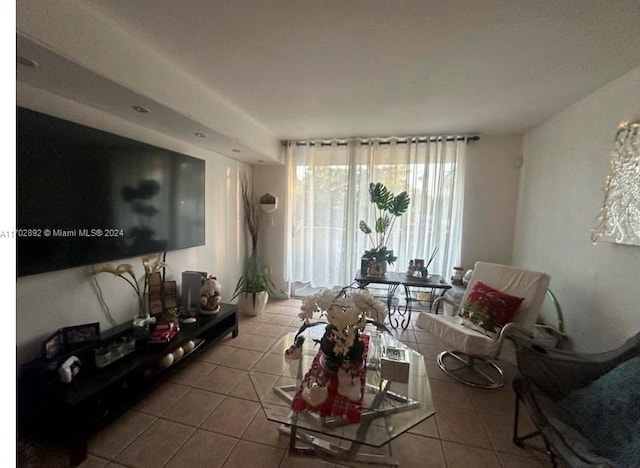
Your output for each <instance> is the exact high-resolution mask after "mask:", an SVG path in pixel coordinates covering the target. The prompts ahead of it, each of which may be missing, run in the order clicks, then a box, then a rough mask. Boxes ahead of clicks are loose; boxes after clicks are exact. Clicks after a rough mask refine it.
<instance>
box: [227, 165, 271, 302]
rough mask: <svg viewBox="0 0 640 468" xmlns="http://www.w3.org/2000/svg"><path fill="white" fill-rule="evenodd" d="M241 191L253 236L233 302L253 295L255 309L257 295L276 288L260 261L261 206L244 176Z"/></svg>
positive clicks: (246, 218)
mask: <svg viewBox="0 0 640 468" xmlns="http://www.w3.org/2000/svg"><path fill="white" fill-rule="evenodd" d="M240 189H241V193H242V204H243V207H244V215H245V221H246V223H247V229H248V231H249V235H250V236H251V255H249V258H248V259H247V261H246V262H245V264H244V267H243V269H242V275H241V276H240V278H239V279H238V282H237V283H236V288H235V291H234V292H233V297H232V298H231V300H233V299H235V298H236V297H238V296H239V295H240V294H252V295H253V305H254V307H255V304H256V300H257V297H256V295H257V293H260V292H263V291H267V292H268V293H271V294H273V290H274V289H275V286H274V284H273V282H272V281H271V278H270V277H269V274H268V272H267V271H266V270H264V269H262V268H261V266H260V261H259V259H258V235H259V234H260V221H261V211H260V206H258V204H257V203H256V201H255V198H254V196H253V190H252V188H251V186H250V184H249V181H248V179H247V178H246V176H245V175H244V174H243V175H242V176H241V178H240Z"/></svg>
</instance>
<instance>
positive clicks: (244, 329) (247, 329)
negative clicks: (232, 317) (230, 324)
mask: <svg viewBox="0 0 640 468" xmlns="http://www.w3.org/2000/svg"><path fill="white" fill-rule="evenodd" d="M261 326H262V322H256V321H250V320H241V321H239V322H238V331H239V332H240V334H241V335H244V334H245V333H253V332H254V331H255V330H256V328H258V327H261Z"/></svg>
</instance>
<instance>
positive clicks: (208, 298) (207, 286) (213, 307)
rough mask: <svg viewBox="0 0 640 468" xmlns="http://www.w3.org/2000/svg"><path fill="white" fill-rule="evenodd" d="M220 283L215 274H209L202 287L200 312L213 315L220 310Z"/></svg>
mask: <svg viewBox="0 0 640 468" xmlns="http://www.w3.org/2000/svg"><path fill="white" fill-rule="evenodd" d="M221 299H222V296H221V295H220V283H218V279H217V278H216V277H215V276H209V277H208V278H207V279H206V280H205V282H204V285H203V286H202V288H201V289H200V313H201V314H204V315H213V314H216V313H217V312H218V311H219V310H220V300H221Z"/></svg>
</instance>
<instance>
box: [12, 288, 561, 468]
mask: <svg viewBox="0 0 640 468" xmlns="http://www.w3.org/2000/svg"><path fill="white" fill-rule="evenodd" d="M299 305H300V301H298V300H289V301H271V302H270V303H269V304H268V305H267V309H266V311H265V312H264V313H263V314H261V315H260V316H257V317H241V318H240V335H239V336H238V337H237V338H235V339H233V338H231V337H227V338H225V339H224V340H223V341H222V342H220V343H218V344H216V345H214V346H212V347H211V348H209V349H208V350H207V351H206V352H204V353H203V354H201V355H200V356H198V358H197V360H194V361H193V362H192V363H190V364H189V365H188V366H185V368H184V369H183V370H182V371H180V373H178V374H176V375H175V376H174V377H173V378H171V379H170V380H169V381H167V382H166V383H164V384H163V385H162V387H160V388H159V389H157V390H156V391H154V393H152V394H151V395H150V396H149V397H147V398H146V399H145V400H143V401H141V402H139V403H138V404H137V405H136V406H135V407H134V408H133V409H132V410H130V411H129V412H128V413H126V414H125V415H123V416H122V417H121V418H119V419H118V420H117V421H115V422H114V423H113V424H112V425H111V426H108V427H107V428H105V429H104V430H103V431H102V432H100V433H99V434H97V435H96V436H95V437H94V438H93V439H91V441H90V443H89V453H90V455H89V457H88V459H87V460H86V461H85V462H84V463H83V464H82V465H81V466H82V467H83V468H90V467H91V468H93V467H119V466H126V467H154V468H155V467H190V468H193V467H225V468H231V467H238V468H247V467H265V468H267V467H282V468H284V467H292V468H293V467H298V466H300V467H302V466H304V467H307V468H311V467H341V466H343V465H342V464H338V465H336V464H335V463H330V462H326V461H322V460H319V459H316V458H310V457H300V456H291V455H289V454H288V452H287V443H288V439H287V438H286V437H285V436H284V435H280V432H279V431H278V424H276V423H272V422H270V421H267V419H266V418H265V416H264V413H263V411H262V409H261V407H260V404H259V402H258V398H257V396H256V394H255V392H254V391H253V386H252V384H251V382H250V380H249V376H248V371H249V370H250V369H252V368H256V369H259V370H260V371H261V372H264V373H265V374H269V370H270V369H274V366H275V368H277V367H278V366H279V365H281V361H280V360H278V361H277V362H275V361H274V359H273V356H274V355H273V354H271V355H270V354H268V353H267V350H268V349H269V347H270V346H271V345H272V344H274V343H275V342H276V340H277V339H278V337H279V336H281V335H282V334H283V333H286V332H289V331H296V330H297V329H298V326H299V324H300V319H299V318H298V317H297V314H298V312H299V309H298V308H299ZM414 318H415V317H414ZM396 335H397V336H398V337H399V338H400V339H401V340H402V341H403V342H404V343H406V344H407V345H408V346H410V347H412V348H414V349H417V350H419V351H420V352H421V353H422V354H423V356H424V357H425V362H426V365H427V371H428V373H429V379H430V385H431V391H432V394H433V399H434V404H435V408H436V414H435V416H432V417H430V418H429V419H427V420H426V421H424V422H422V423H421V424H419V425H418V426H416V427H414V428H413V429H412V430H410V431H409V432H407V433H405V434H404V435H402V436H400V437H399V438H397V439H396V440H395V441H393V442H392V451H393V454H394V456H395V457H396V458H397V459H398V461H399V463H400V466H401V467H421V468H422V467H445V466H447V467H466V466H468V467H474V468H476V467H538V466H550V465H551V464H550V463H549V460H548V458H547V456H546V455H544V454H543V453H540V452H539V451H536V450H534V449H532V448H528V449H522V448H519V447H517V446H516V445H514V444H513V442H512V441H511V435H512V424H513V422H512V421H513V405H514V395H513V391H512V390H511V387H510V384H509V383H507V385H505V387H504V388H502V389H499V390H483V389H474V388H471V387H468V386H465V385H462V384H459V383H457V382H456V381H454V380H452V379H450V378H449V377H447V376H446V375H445V374H444V373H443V372H442V371H441V370H440V368H439V367H438V365H437V363H436V361H435V358H436V355H437V354H438V353H439V352H440V351H441V350H442V349H444V345H443V344H442V343H440V342H439V341H438V340H437V339H435V338H434V337H433V336H430V335H429V334H427V333H425V332H424V331H422V330H420V329H417V328H414V326H413V324H412V325H411V326H410V327H409V329H408V330H405V331H402V332H396ZM507 354H508V353H507ZM503 368H504V369H505V370H506V373H507V375H508V377H509V378H511V377H512V376H513V375H514V372H515V369H516V368H515V366H514V365H513V364H511V363H509V362H505V363H504V366H503ZM524 419H525V422H524V424H523V427H524V430H529V429H531V428H532V426H531V423H530V422H529V421H528V420H527V419H526V417H525V418H524ZM536 445H537V446H538V447H541V445H540V444H539V443H538V444H536ZM45 449H46V451H45V452H43V453H44V456H45V458H42V453H41V454H39V455H35V456H34V459H33V460H35V461H33V464H32V463H23V464H22V465H21V464H19V465H18V466H34V467H36V466H37V467H40V466H64V460H65V458H64V456H63V454H60V453H59V451H56V450H55V448H51V447H45ZM360 466H362V465H360Z"/></svg>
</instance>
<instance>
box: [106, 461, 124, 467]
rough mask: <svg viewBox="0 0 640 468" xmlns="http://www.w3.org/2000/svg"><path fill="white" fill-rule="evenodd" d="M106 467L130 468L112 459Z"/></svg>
mask: <svg viewBox="0 0 640 468" xmlns="http://www.w3.org/2000/svg"><path fill="white" fill-rule="evenodd" d="M104 468H128V467H126V466H124V465H121V464H120V463H116V462H114V461H112V462H109V463H107V464H106V465H105V467H104Z"/></svg>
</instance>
